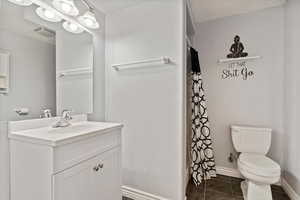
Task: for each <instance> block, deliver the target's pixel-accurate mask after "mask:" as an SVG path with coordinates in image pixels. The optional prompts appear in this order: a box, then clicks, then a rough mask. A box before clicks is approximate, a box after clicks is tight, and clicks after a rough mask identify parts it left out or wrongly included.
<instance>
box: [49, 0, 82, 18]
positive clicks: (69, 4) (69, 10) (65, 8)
mask: <svg viewBox="0 0 300 200" xmlns="http://www.w3.org/2000/svg"><path fill="white" fill-rule="evenodd" d="M52 4H53V6H54V7H55V8H56V9H57V10H59V11H61V12H62V13H64V14H66V15H70V16H77V15H78V14H79V10H78V8H77V7H76V6H75V4H74V1H73V0H53V1H52Z"/></svg>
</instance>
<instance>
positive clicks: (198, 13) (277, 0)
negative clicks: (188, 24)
mask: <svg viewBox="0 0 300 200" xmlns="http://www.w3.org/2000/svg"><path fill="white" fill-rule="evenodd" d="M190 1H191V7H192V10H193V14H194V18H195V21H196V23H199V22H203V21H207V20H213V19H217V18H222V17H226V16H232V15H238V14H243V13H248V12H253V11H256V10H261V9H265V8H270V7H275V6H279V5H282V4H284V3H285V2H286V0H190Z"/></svg>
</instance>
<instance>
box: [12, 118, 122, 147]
mask: <svg viewBox="0 0 300 200" xmlns="http://www.w3.org/2000/svg"><path fill="white" fill-rule="evenodd" d="M57 120H59V118H49V119H34V120H26V121H16V122H10V123H9V124H10V134H9V138H11V139H18V140H25V141H28V140H31V142H34V143H40V144H44V145H50V146H58V145H61V144H66V143H71V142H74V141H76V140H80V139H84V138H86V137H91V136H93V135H95V134H97V135H99V134H104V133H106V132H108V131H112V130H113V129H119V128H120V127H122V126H123V125H121V124H118V123H109V122H91V121H87V117H86V116H85V115H80V116H74V117H73V120H72V121H71V125H70V126H68V127H64V128H53V124H54V123H55V122H57Z"/></svg>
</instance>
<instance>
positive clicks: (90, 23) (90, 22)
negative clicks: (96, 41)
mask: <svg viewBox="0 0 300 200" xmlns="http://www.w3.org/2000/svg"><path fill="white" fill-rule="evenodd" d="M84 23H85V24H86V25H87V26H93V23H94V22H93V21H92V20H91V19H85V20H84Z"/></svg>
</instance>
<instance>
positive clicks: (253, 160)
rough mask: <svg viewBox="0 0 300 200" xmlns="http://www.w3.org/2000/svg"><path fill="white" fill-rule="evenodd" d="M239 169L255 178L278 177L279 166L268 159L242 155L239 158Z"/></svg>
mask: <svg viewBox="0 0 300 200" xmlns="http://www.w3.org/2000/svg"><path fill="white" fill-rule="evenodd" d="M239 168H241V169H243V171H247V172H249V173H251V174H253V175H256V176H262V177H270V178H271V177H279V176H280V173H281V169H280V166H279V164H277V163H276V162H275V161H273V160H271V159H270V158H268V157H266V156H264V155H260V154H255V153H242V154H241V155H240V157H239Z"/></svg>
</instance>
